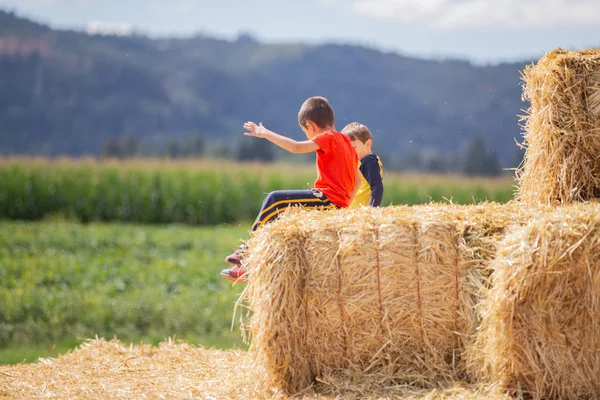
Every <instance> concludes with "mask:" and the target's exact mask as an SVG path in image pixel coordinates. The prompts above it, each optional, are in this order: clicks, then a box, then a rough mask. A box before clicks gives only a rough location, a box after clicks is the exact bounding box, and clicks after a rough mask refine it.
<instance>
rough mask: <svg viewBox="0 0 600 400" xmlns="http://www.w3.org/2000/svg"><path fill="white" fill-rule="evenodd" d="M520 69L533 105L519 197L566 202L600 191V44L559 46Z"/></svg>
mask: <svg viewBox="0 0 600 400" xmlns="http://www.w3.org/2000/svg"><path fill="white" fill-rule="evenodd" d="M522 75H523V81H524V82H525V85H524V92H523V98H524V100H528V101H530V103H531V106H530V108H529V110H528V115H527V116H526V117H524V120H525V121H526V123H525V132H526V133H525V135H524V138H525V142H524V146H525V147H526V149H527V151H526V153H525V160H524V164H523V168H522V170H520V171H518V173H517V178H518V181H519V188H518V194H517V199H519V200H521V201H524V202H526V203H528V204H537V203H542V204H565V203H571V202H574V201H586V200H590V199H592V198H597V197H600V49H594V50H585V51H565V50H560V49H559V50H555V51H552V52H550V53H548V54H546V55H545V56H544V57H543V58H542V59H540V60H539V62H538V63H537V65H532V66H528V67H527V68H526V69H525V71H524V73H523V74H522Z"/></svg>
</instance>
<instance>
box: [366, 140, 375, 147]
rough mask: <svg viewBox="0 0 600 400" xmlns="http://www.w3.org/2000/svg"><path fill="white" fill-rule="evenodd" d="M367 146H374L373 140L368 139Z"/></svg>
mask: <svg viewBox="0 0 600 400" xmlns="http://www.w3.org/2000/svg"><path fill="white" fill-rule="evenodd" d="M365 145H367V146H372V145H373V139H367V141H366V142H365Z"/></svg>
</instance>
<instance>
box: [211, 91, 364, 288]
mask: <svg viewBox="0 0 600 400" xmlns="http://www.w3.org/2000/svg"><path fill="white" fill-rule="evenodd" d="M298 124H299V125H300V128H301V129H302V131H303V132H304V133H305V134H306V137H307V138H308V140H305V141H300V142H299V141H296V140H294V139H290V138H288V137H285V136H281V135H278V134H277V133H275V132H272V131H270V130H268V129H267V128H265V127H264V126H263V124H262V123H260V124H259V125H256V124H255V123H254V122H246V123H245V124H244V129H246V130H247V132H246V133H244V134H245V135H246V136H254V137H258V138H264V139H267V140H269V141H270V142H272V143H275V144H276V145H278V146H279V147H281V148H283V149H285V150H287V151H289V152H290V153H295V154H299V153H310V152H313V151H314V152H316V157H317V179H316V181H315V185H314V188H313V189H311V190H277V191H274V192H271V193H269V194H268V195H267V197H266V198H265V200H264V201H263V204H262V207H261V209H260V212H259V213H258V217H257V218H256V221H255V222H254V225H253V226H252V231H253V232H254V231H256V230H257V229H258V228H260V227H261V226H263V225H264V224H266V223H268V222H270V221H273V220H274V219H276V218H277V217H278V216H279V214H280V213H281V212H283V211H284V210H285V209H287V208H288V207H290V206H304V207H332V208H345V207H348V206H349V205H350V203H351V202H352V199H353V198H354V196H355V195H356V193H357V192H358V189H359V187H360V182H361V176H362V175H361V173H360V171H359V169H358V156H357V155H356V151H355V150H354V148H353V147H352V143H351V142H350V139H349V138H348V136H346V135H343V134H341V133H339V132H337V131H336V130H335V117H334V114H333V109H332V108H331V105H330V104H329V102H328V101H327V99H325V98H324V97H311V98H309V99H307V100H306V101H305V102H304V104H302V107H301V108H300V111H299V112H298ZM244 250H245V245H241V246H240V247H238V249H237V250H236V251H235V252H234V253H233V254H231V255H229V256H227V257H226V258H225V261H226V262H228V263H229V264H232V265H233V266H232V267H231V268H229V269H225V270H223V271H221V276H222V277H224V278H225V279H228V280H231V281H234V282H235V281H239V282H245V281H246V280H247V279H248V277H247V273H246V269H245V268H244V266H243V265H242V257H243V253H244Z"/></svg>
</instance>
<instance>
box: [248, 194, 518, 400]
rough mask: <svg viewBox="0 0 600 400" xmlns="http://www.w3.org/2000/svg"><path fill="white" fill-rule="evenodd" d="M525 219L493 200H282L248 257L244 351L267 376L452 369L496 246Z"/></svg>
mask: <svg viewBox="0 0 600 400" xmlns="http://www.w3.org/2000/svg"><path fill="white" fill-rule="evenodd" d="M308 213H310V214H308ZM309 215H310V218H309ZM526 218H527V217H526V216H525V215H524V213H523V212H522V208H521V207H519V206H517V205H513V204H511V205H499V204H494V203H487V204H482V205H474V206H457V205H442V204H431V205H426V206H416V207H387V208H381V209H376V208H366V209H358V210H356V209H350V210H336V211H324V212H318V211H317V212H315V211H310V212H309V211H302V210H290V211H288V212H287V214H286V215H284V216H283V217H282V218H280V220H279V221H276V222H274V223H272V224H269V225H268V226H265V227H264V228H263V229H262V230H260V231H258V233H257V234H256V235H255V236H254V237H253V238H252V239H251V241H250V243H249V244H250V249H251V251H250V254H249V258H248V259H247V263H248V269H249V272H250V280H249V284H248V286H247V288H246V290H245V292H244V298H245V299H246V300H247V302H248V307H249V310H250V320H249V326H248V327H249V331H250V335H251V338H252V340H251V350H253V351H254V354H255V357H256V362H257V364H258V365H260V366H261V367H264V368H265V369H266V371H267V373H268V379H269V380H268V382H269V385H270V386H273V387H276V388H280V389H283V390H284V391H285V392H287V393H296V392H298V391H301V390H304V389H306V388H307V387H310V386H311V385H312V384H313V383H315V382H316V381H318V382H320V383H321V384H328V383H329V384H331V385H334V386H335V383H334V382H336V381H337V382H342V381H346V382H352V384H353V385H355V387H357V388H359V387H361V386H364V385H366V386H369V385H396V384H411V385H414V386H415V387H436V386H438V385H440V384H445V383H447V382H450V381H452V380H455V379H459V378H460V377H461V376H462V375H463V373H464V371H465V367H464V363H463V360H462V351H463V349H464V348H465V346H466V344H467V343H468V342H469V341H470V340H471V339H472V337H473V335H474V334H475V329H476V327H477V325H478V324H479V315H478V313H477V310H476V309H475V306H476V304H477V303H478V302H479V301H480V300H481V298H482V297H483V296H485V293H486V281H487V277H488V276H489V274H490V271H489V269H488V268H487V267H488V264H489V261H490V259H491V258H492V256H493V255H494V252H495V245H496V243H497V242H498V241H499V240H500V238H501V236H502V234H503V232H504V231H505V229H506V228H507V227H508V226H509V225H511V224H513V223H522V222H523V221H524V220H525V219H526Z"/></svg>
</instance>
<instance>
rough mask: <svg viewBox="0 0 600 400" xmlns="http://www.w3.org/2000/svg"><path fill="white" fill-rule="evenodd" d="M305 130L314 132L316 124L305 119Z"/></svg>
mask: <svg viewBox="0 0 600 400" xmlns="http://www.w3.org/2000/svg"><path fill="white" fill-rule="evenodd" d="M306 130H308V131H310V132H314V131H316V130H317V124H315V123H314V122H312V121H311V120H308V121H306Z"/></svg>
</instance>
